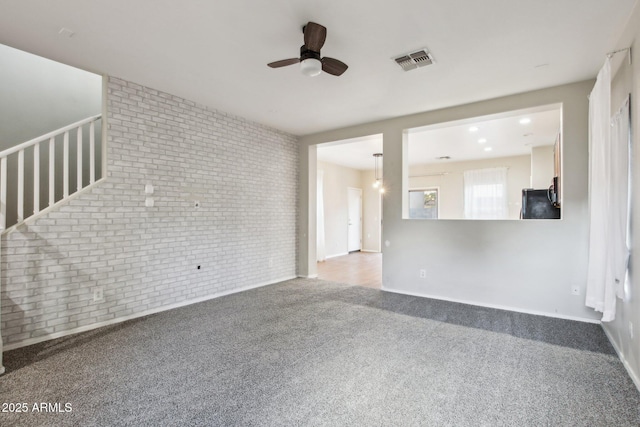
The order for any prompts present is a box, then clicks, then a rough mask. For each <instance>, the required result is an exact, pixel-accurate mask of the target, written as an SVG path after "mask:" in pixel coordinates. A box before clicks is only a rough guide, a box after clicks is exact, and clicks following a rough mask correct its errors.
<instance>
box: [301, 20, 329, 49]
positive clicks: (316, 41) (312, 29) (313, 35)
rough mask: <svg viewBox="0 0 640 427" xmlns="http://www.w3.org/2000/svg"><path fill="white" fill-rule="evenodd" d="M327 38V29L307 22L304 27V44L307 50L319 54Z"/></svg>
mask: <svg viewBox="0 0 640 427" xmlns="http://www.w3.org/2000/svg"><path fill="white" fill-rule="evenodd" d="M326 38H327V29H326V28H325V27H323V26H322V25H320V24H316V23H315V22H309V23H308V24H307V25H305V27H304V44H305V46H307V49H309V50H312V51H314V52H320V49H322V46H323V45H324V41H325V39H326Z"/></svg>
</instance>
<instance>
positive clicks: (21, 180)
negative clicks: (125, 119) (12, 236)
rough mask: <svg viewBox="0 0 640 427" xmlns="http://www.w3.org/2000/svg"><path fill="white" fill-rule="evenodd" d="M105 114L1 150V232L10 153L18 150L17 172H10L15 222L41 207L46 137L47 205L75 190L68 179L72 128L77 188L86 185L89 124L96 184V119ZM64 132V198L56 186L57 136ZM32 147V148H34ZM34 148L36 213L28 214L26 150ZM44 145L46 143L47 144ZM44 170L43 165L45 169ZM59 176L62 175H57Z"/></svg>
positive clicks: (92, 176) (91, 170) (92, 173)
mask: <svg viewBox="0 0 640 427" xmlns="http://www.w3.org/2000/svg"><path fill="white" fill-rule="evenodd" d="M101 117H102V115H101V114H98V115H95V116H92V117H88V118H86V119H83V120H80V121H78V122H76V123H73V124H70V125H68V126H65V127H63V128H60V129H58V130H55V131H53V132H49V133H47V134H45V135H42V136H39V137H37V138H34V139H32V140H30V141H27V142H24V143H22V144H20V145H16V146H15V147H11V148H9V149H7V150H4V151H2V152H0V233H2V232H4V231H6V230H7V185H8V181H7V179H8V173H7V170H8V168H7V166H8V161H7V159H8V157H9V156H10V155H12V154H16V153H17V174H15V176H14V174H11V175H12V176H11V178H12V185H16V184H15V183H13V180H14V179H15V180H17V203H16V208H17V222H16V225H18V224H20V223H22V222H24V220H26V219H27V218H29V217H31V216H33V215H36V214H38V213H39V212H40V211H41V210H42V209H41V203H40V172H41V165H40V149H41V145H44V144H41V143H43V142H44V141H46V140H49V144H48V150H49V167H48V174H49V177H48V180H47V183H48V186H49V192H48V193H49V203H48V206H47V207H51V206H53V205H54V204H56V203H60V202H62V201H64V200H65V199H66V198H68V197H69V195H70V194H71V193H74V192H75V191H72V190H71V188H70V187H71V183H70V182H69V172H70V170H71V168H72V166H71V165H70V164H69V158H70V156H69V144H70V141H69V139H70V137H72V136H73V134H72V132H74V131H75V137H76V191H79V190H81V189H82V188H83V187H84V186H83V155H82V149H83V141H82V134H83V128H85V127H86V126H88V128H89V129H88V130H89V183H88V185H91V184H93V183H94V182H95V181H96V159H97V157H96V154H97V153H96V147H95V146H96V136H95V135H96V129H95V127H96V122H97V121H98V120H100V119H101ZM60 135H62V144H63V149H62V150H63V154H62V163H63V165H62V180H63V184H62V198H61V199H59V200H56V196H55V186H56V160H55V157H56V155H55V151H56V137H58V136H60ZM32 147H33V148H32ZM30 149H32V150H33V213H29V214H27V215H26V216H25V212H24V198H25V152H26V151H27V150H30ZM45 149H47V147H46V146H45ZM42 170H44V168H43V169H42ZM58 179H59V178H58Z"/></svg>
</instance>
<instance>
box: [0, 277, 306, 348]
mask: <svg viewBox="0 0 640 427" xmlns="http://www.w3.org/2000/svg"><path fill="white" fill-rule="evenodd" d="M295 278H296V276H287V277H283V278H280V279H276V280H272V281H268V282H263V283H258V284H255V285H250V286H245V287H243V288H239V289H232V290H230V291H225V292H220V293H217V294H213V295H207V296H204V297H200V298H195V299H191V300H188V301H182V302H178V303H175V304H170V305H165V306H162V307H158V308H153V309H151V310H145V311H142V312H140V313H135V314H131V315H129V316H123V317H118V318H117V319H111V320H107V321H105V322H98V323H93V324H91V325H86V326H81V327H79V328H75V329H69V330H67V331H61V332H56V333H53V334H49V335H44V336H41V337H38V338H30V339H28V340H24V341H20V342H17V343H11V344H7V345H5V346H4V348H3V349H2V351H3V352H5V351H9V350H15V349H16V348H21V347H26V346H29V345H33V344H38V343H41V342H43V341H49V340H53V339H56V338H62V337H65V336H68V335H73V334H78V333H80V332H87V331H91V330H93V329H98V328H102V327H104V326H110V325H115V324H117V323H122V322H126V321H127V320H132V319H137V318H138V317H144V316H149V315H151V314H156V313H161V312H163V311H168V310H173V309H174V308H180V307H184V306H187V305H191V304H197V303H199V302H204V301H208V300H212V299H215V298H220V297H223V296H225V295H231V294H237V293H238V292H244V291H248V290H250V289H255V288H261V287H263V286H269V285H274V284H276V283H280V282H284V281H286V280H291V279H295Z"/></svg>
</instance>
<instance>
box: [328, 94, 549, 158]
mask: <svg viewBox="0 0 640 427" xmlns="http://www.w3.org/2000/svg"><path fill="white" fill-rule="evenodd" d="M561 117H562V106H561V105H560V104H554V105H547V106H540V107H535V108H530V109H526V110H518V111H510V112H505V113H502V114H495V115H492V116H485V117H476V118H472V119H465V120H459V121H456V122H448V123H440V124H437V125H431V126H424V127H421V128H414V129H409V130H408V131H407V142H408V163H409V165H423V164H432V163H442V162H460V161H468V160H478V159H488V158H496V157H509V156H523V155H529V154H531V149H532V148H533V147H540V146H550V145H553V144H554V143H555V141H556V138H557V136H558V132H560V131H561ZM382 152H383V151H382V135H370V136H366V137H362V138H353V139H347V140H343V141H335V142H331V143H327V144H321V145H319V146H318V160H319V161H321V162H327V163H334V164H337V165H340V166H345V167H348V168H352V169H359V170H371V169H374V165H375V162H374V158H373V154H374V153H382ZM445 156H447V157H449V159H441V157H445Z"/></svg>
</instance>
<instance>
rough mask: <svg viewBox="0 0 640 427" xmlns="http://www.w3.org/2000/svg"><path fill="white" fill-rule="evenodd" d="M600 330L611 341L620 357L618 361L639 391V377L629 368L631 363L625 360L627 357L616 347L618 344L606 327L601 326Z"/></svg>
mask: <svg viewBox="0 0 640 427" xmlns="http://www.w3.org/2000/svg"><path fill="white" fill-rule="evenodd" d="M602 330H603V331H604V333H605V335H607V338H608V339H609V342H610V343H611V345H612V346H613V348H614V350H615V351H616V354H617V355H618V359H620V361H621V362H622V366H624V369H626V370H627V374H629V376H630V377H631V380H632V381H633V383H634V384H635V386H636V388H637V389H638V391H640V378H639V377H638V374H636V373H635V372H633V369H631V365H629V362H627V359H626V358H625V357H624V354H623V353H622V351H620V348H618V344H617V343H616V341H615V340H614V339H613V337H612V336H611V334H610V333H609V331H608V330H607V328H602Z"/></svg>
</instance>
